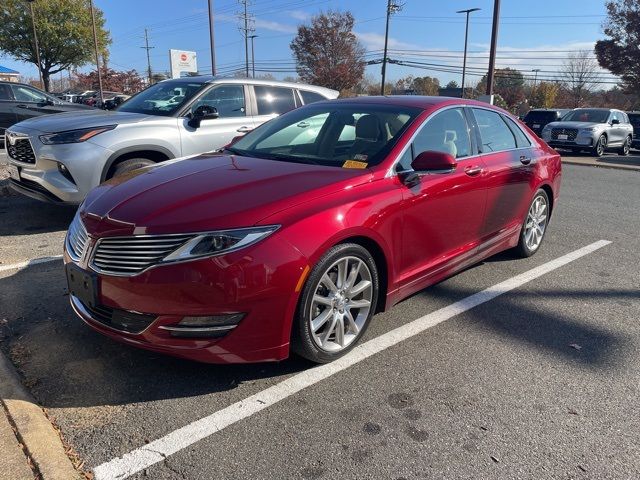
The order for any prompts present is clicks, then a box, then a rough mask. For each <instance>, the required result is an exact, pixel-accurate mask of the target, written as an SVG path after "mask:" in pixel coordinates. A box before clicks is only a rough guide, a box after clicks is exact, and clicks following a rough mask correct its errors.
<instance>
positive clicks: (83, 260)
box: [78, 237, 95, 268]
mask: <svg viewBox="0 0 640 480" xmlns="http://www.w3.org/2000/svg"><path fill="white" fill-rule="evenodd" d="M94 245H95V242H94V240H93V239H92V238H91V237H89V238H87V244H86V245H85V247H84V251H83V252H82V256H81V257H80V260H79V261H78V265H79V266H80V267H82V268H88V267H89V260H90V259H91V254H92V253H93V247H94Z"/></svg>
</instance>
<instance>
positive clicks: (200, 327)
mask: <svg viewBox="0 0 640 480" xmlns="http://www.w3.org/2000/svg"><path fill="white" fill-rule="evenodd" d="M244 316H245V314H244V313H226V314H222V315H210V316H206V317H184V318H183V319H182V320H180V322H178V323H177V324H174V325H161V326H160V327H159V328H161V329H162V330H167V331H168V332H171V336H172V337H197V338H202V337H209V338H219V337H223V336H225V335H226V334H227V333H229V332H230V331H231V330H233V329H234V328H236V327H237V326H238V323H240V321H241V320H242V319H243V318H244Z"/></svg>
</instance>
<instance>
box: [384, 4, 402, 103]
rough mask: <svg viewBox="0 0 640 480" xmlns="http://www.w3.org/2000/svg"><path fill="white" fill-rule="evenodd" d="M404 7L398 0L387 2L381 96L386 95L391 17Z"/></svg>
mask: <svg viewBox="0 0 640 480" xmlns="http://www.w3.org/2000/svg"><path fill="white" fill-rule="evenodd" d="M402 7H403V4H400V3H398V2H397V1H396V0H387V24H386V26H385V30H384V54H383V56H382V85H380V95H384V83H385V81H386V74H387V45H388V43H389V17H390V16H391V15H392V14H394V13H396V12H399V11H400V9H401V8H402Z"/></svg>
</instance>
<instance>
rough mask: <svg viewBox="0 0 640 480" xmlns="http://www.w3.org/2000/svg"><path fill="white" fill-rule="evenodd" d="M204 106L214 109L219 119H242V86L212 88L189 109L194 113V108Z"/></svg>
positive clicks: (243, 102)
mask: <svg viewBox="0 0 640 480" xmlns="http://www.w3.org/2000/svg"><path fill="white" fill-rule="evenodd" d="M202 105H206V106H209V107H215V108H216V110H218V115H219V116H220V118H230V117H244V116H245V115H246V114H245V101H244V86H243V85H220V86H217V87H214V88H212V89H211V90H209V91H208V92H206V93H205V94H204V95H202V96H201V97H200V98H199V99H198V100H196V101H195V102H194V104H193V106H192V107H191V111H192V112H194V111H195V110H196V108H198V107H200V106H202Z"/></svg>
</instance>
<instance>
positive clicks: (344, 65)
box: [290, 11, 365, 91]
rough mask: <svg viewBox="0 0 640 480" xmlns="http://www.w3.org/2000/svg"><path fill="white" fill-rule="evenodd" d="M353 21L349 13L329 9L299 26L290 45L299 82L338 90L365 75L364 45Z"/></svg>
mask: <svg viewBox="0 0 640 480" xmlns="http://www.w3.org/2000/svg"><path fill="white" fill-rule="evenodd" d="M353 24H354V19H353V15H352V14H351V13H350V12H344V13H342V12H336V11H328V12H326V13H321V14H319V15H316V16H314V17H313V18H312V19H311V24H310V25H300V26H299V27H298V33H297V35H296V37H295V38H294V39H293V41H292V42H291V45H290V46H291V50H292V51H293V55H294V57H295V59H296V70H297V72H298V75H299V76H300V78H301V79H302V81H304V82H307V83H312V84H314V85H321V86H323V87H328V88H333V89H335V90H339V91H343V90H348V89H352V88H353V87H355V86H356V85H357V84H358V82H359V81H360V80H361V79H362V76H363V75H364V67H365V64H364V60H363V58H364V48H363V47H362V46H361V45H360V43H359V42H358V40H357V39H356V36H355V34H354V33H353Z"/></svg>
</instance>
